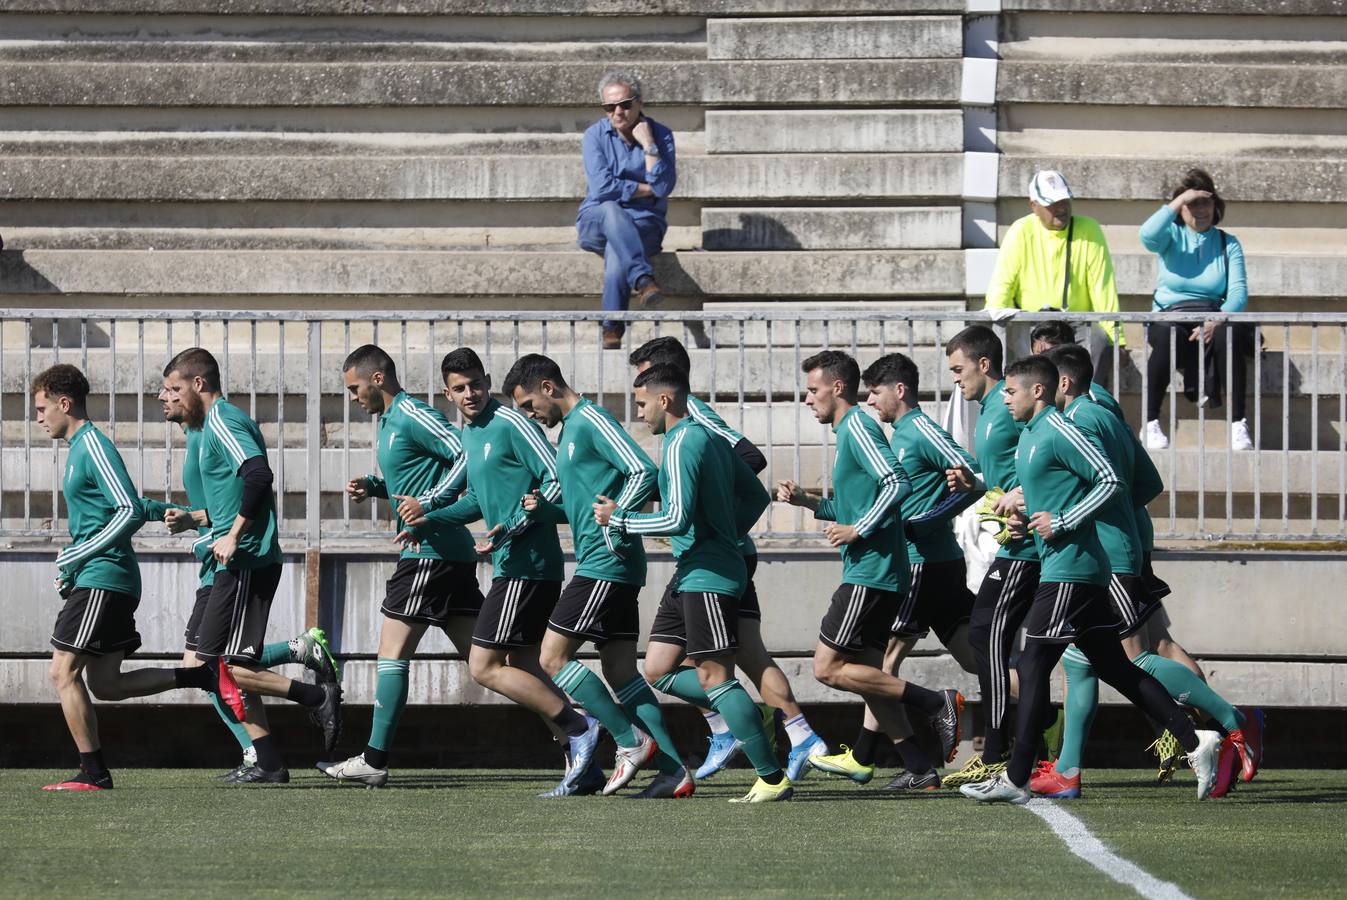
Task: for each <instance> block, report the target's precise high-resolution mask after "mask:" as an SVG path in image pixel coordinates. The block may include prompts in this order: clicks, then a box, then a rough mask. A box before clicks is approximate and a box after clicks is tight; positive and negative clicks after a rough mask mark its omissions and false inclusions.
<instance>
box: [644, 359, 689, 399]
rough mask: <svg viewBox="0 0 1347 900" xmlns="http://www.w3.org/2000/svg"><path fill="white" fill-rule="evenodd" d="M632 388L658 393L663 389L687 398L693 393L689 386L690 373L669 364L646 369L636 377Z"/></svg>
mask: <svg viewBox="0 0 1347 900" xmlns="http://www.w3.org/2000/svg"><path fill="white" fill-rule="evenodd" d="M631 386H632V387H634V388H638V387H643V388H645V389H646V390H647V391H658V390H660V389H661V388H663V389H664V390H666V391H673V392H674V393H675V394H677V395H678V396H680V397H686V396H687V395H688V394H690V393H692V387H691V385H689V384H688V373H687V372H686V371H684V370H683V369H680V368H678V367H677V366H671V365H669V364H668V363H665V364H663V365H653V366H651V367H650V368H648V369H646V370H645V371H644V372H642V373H641V374H640V375H637V376H636V380H635V381H633V382H632V383H631Z"/></svg>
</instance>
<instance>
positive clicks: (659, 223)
mask: <svg viewBox="0 0 1347 900" xmlns="http://www.w3.org/2000/svg"><path fill="white" fill-rule="evenodd" d="M599 101H600V103H601V105H602V106H603V111H604V117H603V118H602V119H600V120H599V121H597V122H595V123H594V124H593V125H591V126H589V128H587V129H585V138H584V143H583V145H582V152H583V156H584V163H585V181H586V184H587V186H586V189H585V199H584V201H583V202H582V203H581V204H580V212H579V215H578V216H577V217H576V221H575V227H576V231H578V232H579V244H580V249H582V250H588V251H589V252H591V253H597V254H599V255H600V256H602V257H603V308H604V309H605V310H622V309H626V308H627V301H628V299H629V298H630V296H631V292H632V291H636V294H637V299H638V300H639V301H640V303H641V305H642V306H644V307H652V306H654V305H656V304H657V303H659V301H660V300H661V299H663V295H662V294H661V293H660V289H659V285H657V284H655V276H654V274H653V272H652V271H651V268H650V257H652V256H654V255H655V254H656V253H658V252H659V251H660V245H661V243H662V242H663V240H664V232H665V231H666V230H668V227H669V225H668V220H667V213H668V208H669V194H671V193H672V192H673V189H674V183H675V182H676V181H677V178H678V176H677V172H676V171H675V166H674V138H673V132H672V131H670V130H669V129H667V128H665V127H664V126H663V125H661V124H659V123H658V122H656V121H655V120H654V119H650V118H647V117H646V116H645V115H644V114H643V113H642V111H641V110H642V104H641V82H640V80H639V79H638V78H636V77H635V76H634V75H628V74H627V73H625V72H609V73H608V74H607V75H604V76H603V78H602V79H600V81H599ZM625 331H626V326H625V325H623V324H622V323H621V322H607V321H606V322H604V323H603V346H604V349H606V350H615V349H617V348H619V347H621V346H622V334H623V332H625Z"/></svg>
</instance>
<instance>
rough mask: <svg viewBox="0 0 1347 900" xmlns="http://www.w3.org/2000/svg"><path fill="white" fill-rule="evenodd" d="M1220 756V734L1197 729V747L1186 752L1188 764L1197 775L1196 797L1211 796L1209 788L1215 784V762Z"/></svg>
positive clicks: (1201, 798)
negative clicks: (1190, 751)
mask: <svg viewBox="0 0 1347 900" xmlns="http://www.w3.org/2000/svg"><path fill="white" fill-rule="evenodd" d="M1220 756H1221V736H1220V734H1218V733H1217V732H1215V731H1199V732H1198V733H1197V749H1196V750H1194V751H1193V752H1192V753H1189V754H1188V765H1190V766H1192V767H1193V774H1194V775H1196V776H1197V799H1199V800H1205V799H1207V797H1209V796H1211V788H1212V786H1213V785H1215V784H1216V762H1217V760H1219V759H1220Z"/></svg>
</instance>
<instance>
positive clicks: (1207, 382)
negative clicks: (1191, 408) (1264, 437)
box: [1141, 169, 1254, 450]
mask: <svg viewBox="0 0 1347 900" xmlns="http://www.w3.org/2000/svg"><path fill="white" fill-rule="evenodd" d="M1172 198H1173V199H1171V200H1170V201H1169V203H1167V204H1165V205H1164V206H1161V207H1160V208H1159V209H1157V210H1156V211H1155V214H1154V215H1152V216H1151V217H1150V218H1149V219H1147V220H1146V223H1145V224H1144V225H1142V226H1141V244H1142V246H1144V247H1145V248H1146V249H1147V250H1149V251H1151V252H1152V253H1154V254H1155V255H1156V256H1158V257H1159V258H1160V274H1159V277H1158V278H1157V279H1156V286H1155V306H1154V307H1153V308H1154V309H1155V310H1156V311H1157V312H1179V311H1183V312H1188V311H1191V312H1192V313H1193V320H1194V321H1193V323H1192V324H1188V323H1184V324H1173V323H1168V322H1165V323H1160V322H1156V323H1153V324H1152V325H1151V326H1150V330H1149V335H1148V338H1147V340H1148V342H1149V344H1150V347H1151V354H1150V358H1149V360H1147V362H1146V381H1147V387H1146V424H1145V425H1144V426H1143V427H1142V429H1141V441H1142V443H1143V444H1145V445H1146V447H1147V449H1150V450H1161V449H1164V448H1165V447H1168V446H1169V438H1168V437H1166V436H1165V433H1164V431H1163V429H1161V428H1160V409H1161V406H1162V405H1163V404H1164V401H1165V391H1166V390H1168V388H1169V378H1170V342H1171V341H1173V343H1174V359H1175V361H1176V364H1177V365H1178V367H1179V368H1180V369H1181V370H1182V371H1183V386H1184V391H1183V392H1184V394H1185V395H1186V396H1187V397H1188V399H1189V400H1192V401H1193V402H1194V403H1198V404H1199V405H1201V404H1206V405H1210V406H1212V407H1219V406H1220V405H1221V396H1222V393H1223V391H1224V388H1225V381H1226V335H1225V332H1226V325H1225V323H1223V322H1220V323H1218V322H1214V321H1212V320H1211V319H1206V320H1205V321H1203V320H1202V314H1203V313H1210V312H1239V311H1241V310H1243V309H1244V307H1245V306H1247V305H1248V302H1249V289H1248V284H1247V281H1246V279H1245V273H1244V248H1243V247H1241V246H1240V243H1239V240H1238V239H1237V238H1236V237H1235V236H1234V235H1233V234H1229V233H1227V232H1225V231H1222V230H1221V229H1219V228H1217V227H1216V226H1217V225H1218V224H1220V221H1221V219H1222V218H1223V217H1224V216H1225V201H1224V200H1222V199H1221V197H1220V195H1219V194H1217V193H1216V185H1215V184H1214V183H1213V182H1212V180H1211V176H1210V175H1208V174H1207V173H1206V172H1204V171H1203V170H1201V169H1189V170H1188V171H1187V172H1186V173H1185V174H1184V176H1183V179H1182V180H1181V181H1180V182H1179V185H1178V187H1176V188H1174V191H1173V194H1172ZM1231 332H1232V333H1231V344H1232V349H1233V350H1234V354H1235V356H1234V360H1233V365H1231V367H1230V369H1231V374H1230V412H1231V417H1232V419H1233V421H1232V423H1231V426H1230V446H1231V448H1232V449H1234V450H1249V449H1251V448H1252V447H1253V440H1252V439H1251V438H1250V436H1249V423H1248V421H1247V420H1246V419H1245V418H1244V401H1245V393H1246V392H1247V387H1246V385H1247V381H1248V366H1247V363H1248V360H1249V358H1250V357H1251V356H1253V352H1254V346H1253V328H1252V327H1251V326H1249V325H1245V324H1237V325H1234V326H1233V327H1232V328H1231ZM1199 342H1201V343H1202V344H1204V345H1205V346H1206V352H1205V366H1204V368H1205V369H1206V371H1205V373H1203V382H1202V387H1203V391H1204V392H1205V395H1206V396H1201V397H1200V396H1198V371H1197V366H1198V344H1199Z"/></svg>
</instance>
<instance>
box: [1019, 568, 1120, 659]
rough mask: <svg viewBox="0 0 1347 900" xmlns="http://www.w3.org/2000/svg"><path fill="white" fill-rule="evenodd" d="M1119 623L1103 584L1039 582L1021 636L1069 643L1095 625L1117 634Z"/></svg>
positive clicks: (1052, 642)
mask: <svg viewBox="0 0 1347 900" xmlns="http://www.w3.org/2000/svg"><path fill="white" fill-rule="evenodd" d="M1121 624H1122V623H1121V622H1119V620H1118V615H1117V613H1115V612H1114V611H1113V606H1112V605H1111V604H1110V603H1109V601H1108V588H1107V587H1105V586H1104V585H1099V584H1077V583H1073V582H1066V581H1041V582H1039V584H1038V591H1037V592H1035V594H1034V605H1033V607H1032V608H1031V609H1030V610H1029V617H1028V618H1027V619H1025V621H1024V639H1025V641H1026V642H1027V641H1040V642H1042V643H1047V644H1069V643H1071V642H1072V641H1074V640H1076V639H1077V638H1078V637H1080V636H1081V635H1083V634H1085V633H1086V632H1089V631H1094V630H1095V629H1097V628H1106V629H1108V630H1109V631H1112V632H1115V633H1116V632H1117V630H1118V628H1119V626H1120V625H1121Z"/></svg>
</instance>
